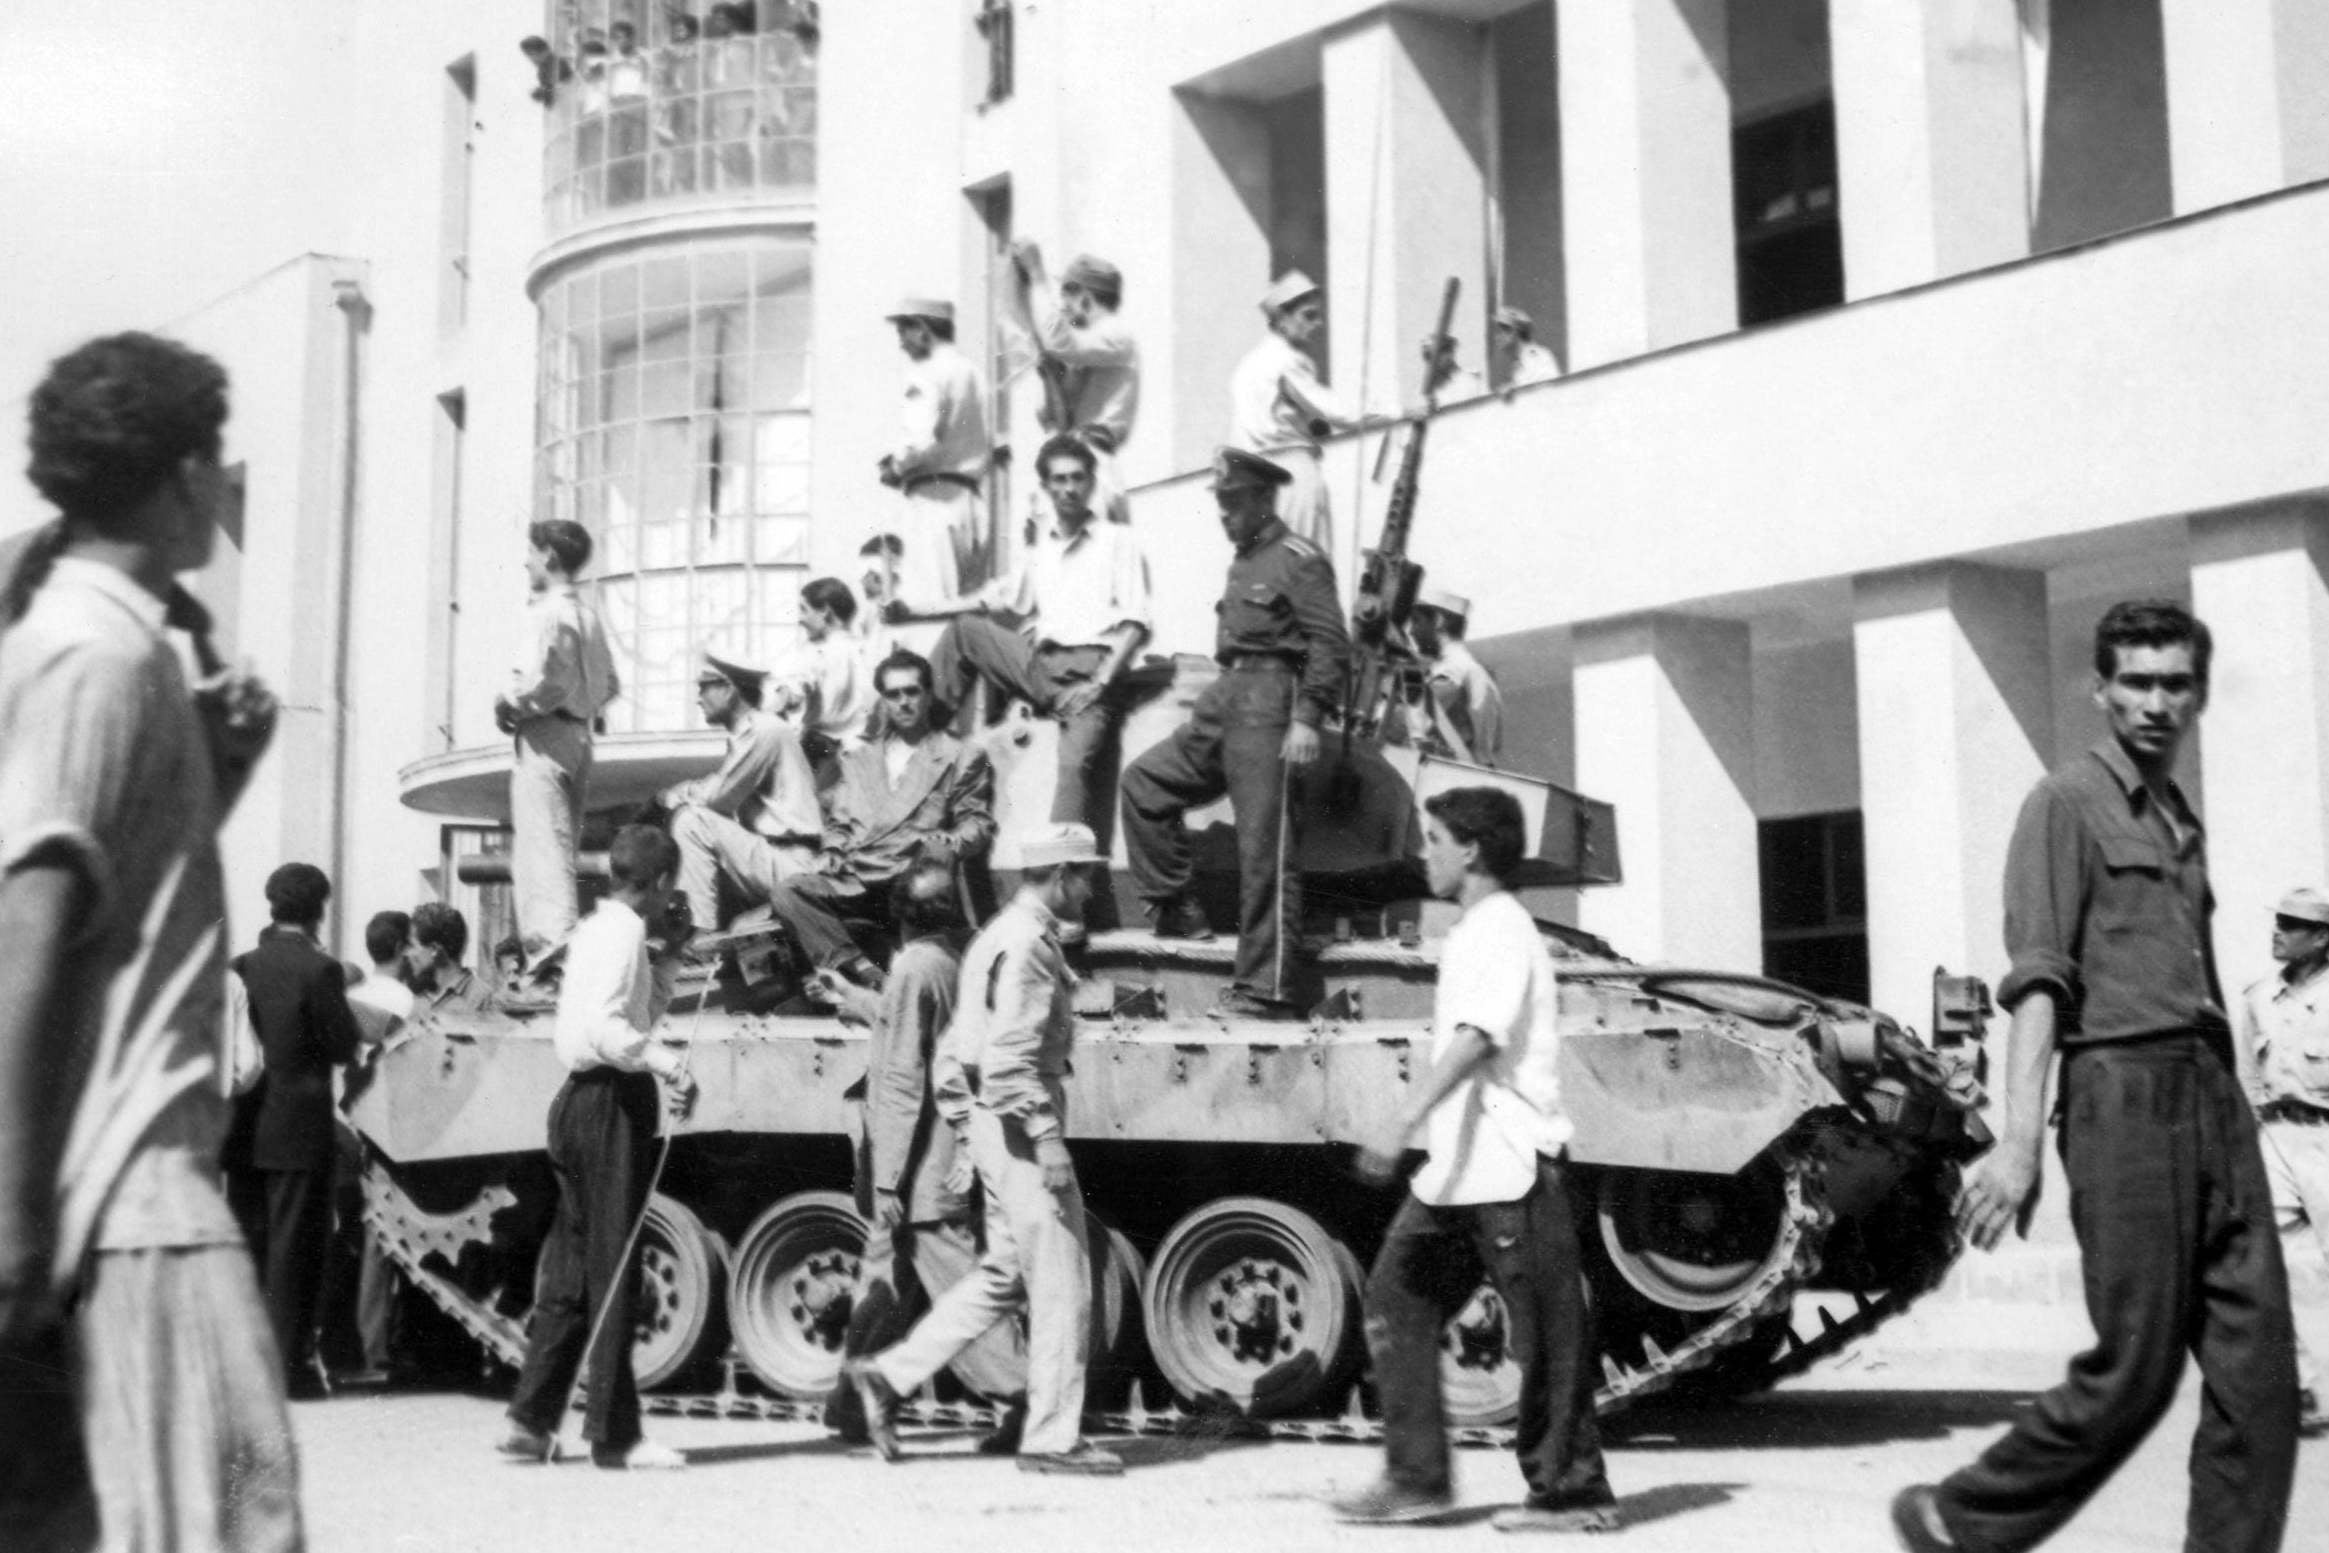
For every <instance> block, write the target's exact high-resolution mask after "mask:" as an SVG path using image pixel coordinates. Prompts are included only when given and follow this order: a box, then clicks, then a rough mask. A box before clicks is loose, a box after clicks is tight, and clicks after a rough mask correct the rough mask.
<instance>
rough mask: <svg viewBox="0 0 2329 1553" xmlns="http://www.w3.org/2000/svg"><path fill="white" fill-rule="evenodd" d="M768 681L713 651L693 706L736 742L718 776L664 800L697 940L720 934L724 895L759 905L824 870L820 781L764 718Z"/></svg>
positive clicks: (792, 738) (790, 735)
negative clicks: (819, 866) (781, 886)
mask: <svg viewBox="0 0 2329 1553" xmlns="http://www.w3.org/2000/svg"><path fill="white" fill-rule="evenodd" d="M767 681H768V671H767V670H766V669H764V668H762V667H760V666H759V665H758V664H755V663H748V662H746V661H745V660H744V659H743V657H742V656H741V655H739V654H734V653H725V654H723V653H715V652H713V651H711V650H710V649H708V648H707V649H705V651H704V655H703V664H702V666H701V667H700V668H699V669H698V670H697V671H696V680H695V700H696V705H697V706H698V707H699V708H700V709H701V710H702V711H703V714H704V721H705V722H707V723H710V724H711V725H712V726H713V727H715V728H718V729H721V730H723V731H725V732H726V733H727V735H728V753H727V757H726V758H725V759H723V760H722V761H721V762H720V766H719V769H718V770H717V771H714V772H713V773H712V774H711V775H709V776H705V777H698V778H696V779H695V780H694V781H692V782H682V783H680V784H678V785H677V786H675V787H671V788H668V789H666V790H665V791H664V793H663V795H662V798H663V807H664V808H666V809H668V810H670V811H671V839H672V840H673V841H674V842H676V843H677V844H678V846H679V890H680V894H681V895H683V896H684V897H685V898H686V900H687V909H688V915H689V916H690V917H692V918H693V919H694V921H695V925H696V928H697V930H698V931H699V932H705V933H710V932H716V931H718V929H719V928H720V926H721V922H720V914H719V910H720V886H721V885H722V884H723V883H725V884H726V885H727V886H728V888H729V890H730V891H732V892H733V893H734V894H735V895H736V896H737V897H739V898H740V899H742V900H744V901H747V902H749V903H750V904H752V905H759V904H761V903H763V902H765V901H767V900H768V899H769V898H770V897H771V896H773V895H774V894H775V893H776V886H777V884H778V882H779V881H780V880H784V879H789V878H791V877H792V876H793V875H795V874H798V873H802V872H805V871H806V870H808V869H810V868H813V867H814V866H815V865H816V860H817V850H818V847H819V844H820V842H821V841H822V838H823V836H824V831H825V821H824V816H823V815H822V814H821V813H820V812H819V810H818V808H817V779H816V775H815V773H814V772H813V771H811V769H810V767H809V760H808V756H807V755H805V754H803V753H802V751H801V740H800V735H799V734H798V733H796V732H794V731H793V729H792V728H791V727H790V726H789V725H788V724H786V723H785V722H783V721H782V720H781V719H779V718H777V717H775V716H773V715H771V714H769V713H767V712H764V711H762V710H761V706H760V703H761V698H762V693H763V691H764V689H765V687H766V684H767Z"/></svg>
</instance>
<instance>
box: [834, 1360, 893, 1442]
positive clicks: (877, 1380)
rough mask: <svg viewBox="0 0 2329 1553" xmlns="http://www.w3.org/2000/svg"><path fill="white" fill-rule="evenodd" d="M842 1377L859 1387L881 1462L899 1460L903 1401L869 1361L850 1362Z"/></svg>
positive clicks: (869, 1432)
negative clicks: (900, 1418) (899, 1411)
mask: <svg viewBox="0 0 2329 1553" xmlns="http://www.w3.org/2000/svg"><path fill="white" fill-rule="evenodd" d="M841 1374H842V1375H843V1377H844V1378H846V1379H847V1380H848V1382H849V1384H851V1385H852V1386H855V1387H856V1388H857V1400H858V1401H859V1402H861V1403H862V1404H864V1407H865V1435H866V1438H867V1439H869V1440H871V1441H872V1442H873V1448H874V1450H875V1452H876V1453H878V1454H879V1455H880V1457H881V1459H882V1460H884V1461H896V1460H897V1459H898V1458H899V1457H901V1456H903V1455H904V1454H905V1451H904V1449H903V1448H902V1447H901V1446H900V1445H899V1444H898V1404H899V1400H900V1399H899V1397H898V1394H897V1392H896V1390H895V1389H893V1388H892V1387H891V1385H890V1383H889V1381H888V1379H887V1378H885V1377H884V1376H883V1375H882V1372H881V1371H879V1370H877V1369H875V1368H874V1367H873V1361H872V1360H870V1359H851V1360H850V1361H849V1362H848V1363H846V1364H844V1365H842V1366H841Z"/></svg>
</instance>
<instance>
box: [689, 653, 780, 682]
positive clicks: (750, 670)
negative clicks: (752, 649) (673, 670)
mask: <svg viewBox="0 0 2329 1553" xmlns="http://www.w3.org/2000/svg"><path fill="white" fill-rule="evenodd" d="M704 667H705V668H706V669H707V670H709V671H710V672H712V673H714V674H717V675H719V676H720V678H722V679H724V680H726V681H727V682H728V683H729V684H731V685H756V684H758V683H760V681H762V680H764V679H766V678H768V670H766V669H765V668H762V667H761V666H760V665H759V664H757V663H753V662H750V661H749V660H747V659H745V658H744V657H743V656H741V655H740V654H735V653H724V652H713V651H712V650H711V649H710V648H708V647H707V648H705V649H704Z"/></svg>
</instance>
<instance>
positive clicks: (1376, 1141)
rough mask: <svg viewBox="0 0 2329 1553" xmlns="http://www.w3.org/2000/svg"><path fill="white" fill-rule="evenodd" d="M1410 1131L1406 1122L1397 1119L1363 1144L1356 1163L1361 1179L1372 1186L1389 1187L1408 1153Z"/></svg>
mask: <svg viewBox="0 0 2329 1553" xmlns="http://www.w3.org/2000/svg"><path fill="white" fill-rule="evenodd" d="M1408 1131H1409V1129H1408V1128H1407V1126H1406V1125H1405V1123H1404V1120H1403V1119H1401V1118H1397V1117H1394V1118H1393V1119H1392V1120H1390V1121H1388V1122H1385V1123H1383V1124H1382V1126H1381V1127H1379V1128H1377V1129H1376V1130H1375V1131H1374V1132H1372V1133H1370V1134H1368V1135H1367V1137H1365V1138H1364V1139H1362V1140H1360V1143H1359V1155H1358V1158H1357V1159H1356V1160H1355V1161H1353V1162H1352V1168H1354V1169H1355V1170H1357V1171H1358V1175H1359V1179H1360V1180H1362V1181H1364V1182H1366V1183H1367V1185H1369V1186H1389V1185H1390V1184H1391V1183H1392V1181H1393V1180H1395V1179H1396V1178H1397V1177H1398V1174H1399V1161H1400V1160H1401V1159H1402V1158H1403V1157H1404V1156H1405V1155H1406V1153H1407V1134H1408Z"/></svg>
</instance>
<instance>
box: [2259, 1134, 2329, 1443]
mask: <svg viewBox="0 0 2329 1553" xmlns="http://www.w3.org/2000/svg"><path fill="white" fill-rule="evenodd" d="M2262 1132H2263V1147H2264V1174H2265V1179H2266V1180H2268V1181H2269V1182H2270V1183H2271V1185H2272V1217H2273V1223H2274V1224H2275V1225H2276V1226H2277V1227H2278V1228H2279V1230H2280V1246H2281V1258H2282V1260H2283V1261H2284V1262H2286V1261H2287V1260H2289V1259H2290V1258H2293V1257H2298V1256H2305V1255H2311V1256H2316V1257H2319V1258H2320V1259H2321V1265H2322V1267H2323V1268H2324V1269H2325V1270H2329V1124H2324V1123H2322V1122H2294V1121H2275V1122H2266V1123H2265V1124H2264V1126H2263V1128H2262ZM2307 1242H2311V1249H2310V1251H2307V1249H2306V1243H2307ZM2324 1351H2329V1350H2325V1349H2324V1347H2323V1342H2322V1334H2321V1333H2319V1332H2315V1333H2314V1334H2313V1340H2312V1341H2311V1342H2307V1341H2306V1340H2305V1334H2304V1333H2303V1331H2301V1330H2300V1331H2299V1332H2298V1333H2297V1387H2298V1389H2299V1390H2302V1391H2309V1392H2311V1393H2312V1394H2313V1400H2314V1402H2315V1403H2316V1404H2321V1403H2329V1392H2324V1391H2323V1389H2322V1385H2321V1354H2322V1353H2323V1352H2324Z"/></svg>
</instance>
